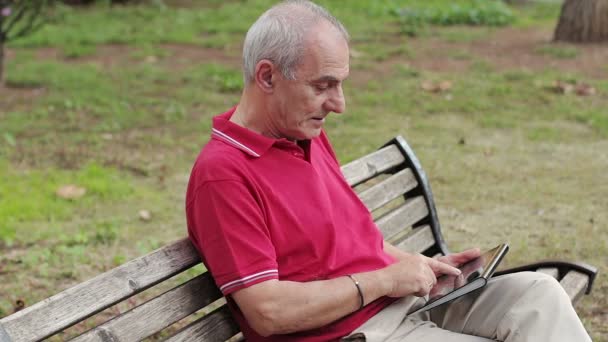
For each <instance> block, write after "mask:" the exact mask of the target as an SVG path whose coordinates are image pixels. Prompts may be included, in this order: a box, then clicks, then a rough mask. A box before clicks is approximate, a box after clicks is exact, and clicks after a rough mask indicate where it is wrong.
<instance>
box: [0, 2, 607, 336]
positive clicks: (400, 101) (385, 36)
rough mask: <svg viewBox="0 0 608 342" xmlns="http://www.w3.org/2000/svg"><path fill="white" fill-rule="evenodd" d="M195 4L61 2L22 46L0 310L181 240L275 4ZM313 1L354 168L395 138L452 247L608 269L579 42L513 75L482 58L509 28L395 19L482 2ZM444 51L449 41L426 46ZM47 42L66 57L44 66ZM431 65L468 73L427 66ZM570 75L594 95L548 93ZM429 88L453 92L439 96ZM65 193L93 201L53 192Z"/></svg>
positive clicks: (3, 120) (5, 173)
mask: <svg viewBox="0 0 608 342" xmlns="http://www.w3.org/2000/svg"><path fill="white" fill-rule="evenodd" d="M167 3H168V4H170V2H169V1H167ZM193 3H195V6H198V7H195V8H194V9H192V8H182V7H172V6H169V7H166V8H162V7H155V6H144V5H137V6H135V5H133V6H113V7H110V6H106V5H103V4H98V5H95V6H92V7H88V8H67V7H62V8H61V9H60V10H59V15H58V16H57V17H56V18H55V19H54V21H53V22H52V23H51V25H49V26H47V27H46V28H44V29H43V30H41V31H39V32H37V33H36V34H34V35H32V36H29V37H27V38H25V39H22V40H18V41H14V42H11V44H10V52H11V54H12V56H14V57H13V58H11V59H10V60H9V62H8V64H7V69H6V77H7V82H8V84H9V85H10V86H11V87H10V88H8V89H7V90H6V91H7V94H8V96H0V241H1V242H0V252H1V253H0V278H1V281H0V284H1V285H0V292H2V293H7V294H8V295H7V296H2V298H0V316H3V315H5V314H9V313H11V312H12V308H13V306H14V303H15V301H16V300H18V299H23V300H25V302H26V304H27V305H31V304H33V303H34V302H36V301H38V300H41V299H43V298H46V297H48V296H50V295H52V294H54V293H56V292H58V291H59V290H61V289H63V288H66V287H68V286H69V285H72V284H75V283H77V282H80V281H83V280H85V279H87V278H89V277H91V276H93V275H96V274H98V273H99V272H102V271H105V270H108V269H110V268H112V267H115V266H116V265H118V264H121V263H123V262H125V261H128V260H131V259H133V258H135V257H136V256H139V255H142V254H145V253H147V252H149V251H150V250H152V249H154V248H157V247H160V246H162V245H164V244H166V243H168V242H169V241H172V240H174V239H177V238H180V237H183V236H184V235H185V222H184V214H183V195H184V190H185V186H186V182H187V175H188V172H189V170H190V167H191V165H192V162H193V160H194V158H195V157H196V155H197V153H198V151H199V150H200V148H201V146H202V145H203V144H204V142H205V141H206V140H207V139H208V137H209V132H210V119H211V117H212V116H213V115H215V114H218V113H221V112H223V111H225V110H226V109H227V108H229V107H230V106H232V105H234V104H235V103H237V101H238V100H239V94H240V90H241V89H242V86H243V84H242V76H241V71H240V66H239V65H238V63H237V62H234V61H235V60H236V59H234V58H233V59H223V58H222V57H221V56H222V54H225V55H226V56H238V55H239V49H240V44H241V41H242V38H243V34H244V32H245V31H246V29H247V27H248V25H249V24H250V23H251V22H252V21H253V20H254V19H255V18H256V16H257V15H259V14H260V13H261V12H262V11H263V9H265V8H266V7H267V6H268V5H269V4H271V3H273V2H272V1H270V0H264V1H256V2H254V3H250V2H248V3H247V6H243V3H242V2H240V1H227V2H223V1H215V2H213V3H211V2H204V3H203V2H196V1H195V2H193ZM321 3H322V4H325V5H327V7H328V8H329V9H330V10H332V11H333V12H334V14H336V15H337V16H338V17H339V18H340V19H341V20H343V22H344V23H345V24H346V26H347V27H348V28H349V30H350V32H351V34H352V38H353V39H352V44H353V46H354V47H355V49H356V50H357V51H358V52H360V55H359V56H357V57H356V58H355V57H354V58H353V61H352V65H351V77H350V78H349V80H348V81H347V82H346V84H345V94H346V96H347V111H346V113H345V114H344V115H339V116H332V117H330V119H329V120H328V122H327V124H326V128H327V131H328V134H329V135H330V137H331V138H332V142H333V144H334V147H335V149H336V151H337V153H338V156H339V158H340V160H341V161H342V162H343V163H345V162H348V161H350V160H353V159H355V158H357V157H359V156H361V155H362V154H364V153H368V152H371V151H373V150H374V149H375V148H377V147H378V146H381V145H382V144H383V143H385V142H386V141H387V140H388V139H390V138H392V137H393V136H395V135H397V134H401V135H403V136H405V137H406V139H407V140H408V141H409V142H410V144H411V145H412V146H413V148H414V149H415V151H416V153H417V155H418V157H419V158H420V159H421V161H422V164H423V166H424V169H425V170H426V172H427V174H428V175H429V178H430V180H431V184H432V186H433V190H434V192H435V197H436V201H437V207H438V210H439V215H440V220H441V221H442V223H443V228H444V232H445V234H446V236H447V240H448V241H449V243H450V246H451V247H452V249H454V250H457V249H461V248H465V247H468V246H470V244H472V243H473V241H474V242H475V243H476V244H479V245H491V244H493V243H495V242H498V240H508V241H510V242H511V244H512V252H511V253H510V257H509V259H508V260H507V262H508V263H509V264H510V265H514V264H517V263H523V262H526V261H531V260H535V259H544V258H548V257H559V258H560V259H570V260H573V259H574V260H583V261H586V262H588V263H590V264H593V265H596V266H599V267H600V272H602V273H605V272H606V271H608V270H607V269H606V267H605V265H606V262H605V255H606V253H608V246H607V245H606V243H605V241H608V237H606V236H605V232H606V230H605V222H608V217H607V216H606V211H605V210H604V209H605V208H606V206H608V203H607V202H606V198H605V194H606V193H607V192H608V188H606V184H608V181H606V180H605V177H606V176H605V170H606V168H607V167H608V164H606V160H605V158H603V155H602V153H603V151H606V150H607V149H608V144H607V141H608V119H607V116H606V115H605V108H607V107H608V98H607V97H606V94H608V82H606V81H605V80H601V79H595V80H590V79H589V78H588V77H586V76H584V75H583V74H582V73H577V72H572V71H566V70H561V69H560V67H559V63H563V62H564V60H563V59H565V58H574V57H580V56H583V55H584V54H585V53H586V50H585V49H584V48H576V49H574V50H572V49H569V48H567V47H566V46H562V45H558V46H555V47H556V48H553V47H554V46H553V45H547V46H545V47H541V48H539V50H537V51H536V52H537V53H536V54H534V58H539V59H543V61H547V63H548V62H549V61H551V62H552V63H557V66H556V67H553V68H552V69H547V70H545V69H542V68H536V69H513V70H508V69H505V68H504V67H501V66H499V65H497V64H496V62H495V61H493V60H490V59H487V57H484V56H479V55H477V54H476V52H475V51H476V50H475V49H471V48H470V45H471V43H474V44H490V43H491V40H492V39H494V33H497V32H501V33H502V32H503V31H501V30H502V29H501V28H500V27H494V26H481V27H479V26H475V27H469V26H468V25H462V23H463V22H461V23H460V24H459V25H455V26H443V24H442V23H439V22H437V23H432V24H428V25H431V26H429V27H426V29H428V32H426V33H428V34H422V35H420V36H419V37H418V38H415V40H414V39H413V38H410V37H409V36H407V34H404V33H403V32H402V27H401V26H400V25H401V24H400V20H401V19H400V17H398V16H395V15H394V10H395V9H400V8H430V9H439V8H444V9H445V11H444V12H445V13H448V14H450V16H451V17H450V18H461V17H459V16H460V15H461V14H462V13H466V11H465V12H462V11H461V12H458V11H455V10H453V9H454V8H455V7H454V6H459V8H460V9H463V8H468V9H469V10H470V9H472V7H467V6H469V5H470V6H473V5H475V6H477V5H479V2H474V1H462V2H449V1H438V0H437V1H432V2H424V3H422V2H414V1H407V2H403V1H396V0H395V1H390V0H381V1H374V2H369V1H367V0H352V1H349V2H348V4H346V3H344V2H342V1H329V0H327V1H321ZM488 6H495V5H488ZM496 6H503V5H496ZM509 8H510V10H511V11H512V13H513V15H514V19H513V20H514V21H513V22H512V25H516V26H520V27H526V28H528V29H530V30H537V29H538V30H547V27H550V26H548V25H549V24H550V25H553V24H554V22H555V20H556V15H557V13H559V4H548V5H545V4H542V5H541V4H535V3H532V4H530V5H522V6H517V7H509ZM438 11H439V10H438ZM438 13H439V12H438ZM442 13H443V12H442ZM458 13H461V14H458ZM488 13H490V12H488ZM463 16H464V14H463ZM425 20H427V19H425ZM428 20H430V19H428ZM449 20H452V19H449ZM454 20H456V19H454ZM458 20H464V23H465V24H470V23H467V22H466V20H470V18H469V19H466V18H465V19H462V18H461V19H458ZM551 22H553V24H551ZM446 23H448V20H447V19H446ZM450 23H451V22H450ZM425 25H427V24H425ZM484 25H491V24H489V23H486V24H484ZM549 29H550V28H549ZM505 32H508V29H507V30H505ZM437 40H441V41H444V42H448V43H449V44H448V45H449V46H450V47H451V48H450V49H445V50H441V51H425V50H419V49H416V48H415V46H424V45H426V44H429V46H433V45H432V44H433V43H434V42H436V41H437ZM166 43H167V44H166ZM169 43H171V44H169ZM173 43H179V44H187V48H188V50H190V51H197V52H199V53H200V54H195V55H193V56H190V55H189V54H188V53H187V51H181V49H180V46H182V45H176V44H173ZM416 43H418V44H416ZM41 47H51V48H54V49H57V51H59V53H58V54H56V55H57V56H56V57H48V58H46V59H45V58H41V55H44V54H45V51H46V52H48V50H49V49H41ZM205 47H213V51H212V52H213V53H210V54H205V51H207V50H205ZM548 48H549V49H548ZM197 49H198V50H197ZM184 50H186V49H184ZM53 51H55V50H53ZM431 52H432V53H431ZM52 55H53V56H54V55H55V54H52ZM439 55H441V56H442V57H445V58H447V60H449V61H456V62H457V64H458V65H465V66H464V67H462V68H463V70H454V71H441V72H440V71H437V70H434V69H432V68H431V69H429V68H428V67H425V65H430V64H425V63H424V62H426V61H427V60H428V59H434V58H436V57H437V56H439ZM108 61H110V62H111V63H107V62H108ZM566 62H567V61H566ZM439 69H440V70H444V69H442V68H439ZM445 70H449V68H447V69H445ZM599 71H601V70H599V69H598V72H599ZM604 71H605V70H604ZM558 79H559V80H567V81H569V82H573V83H576V82H587V83H591V84H592V85H593V86H594V87H595V88H596V89H597V94H596V95H593V96H589V97H580V96H577V95H575V94H566V95H563V94H558V93H555V92H553V91H551V90H550V89H549V88H550V87H551V85H552V84H553V82H554V81H555V80H558ZM426 80H433V81H442V80H450V81H452V83H453V86H452V88H451V89H450V90H449V91H446V92H443V93H429V92H426V91H424V90H423V89H422V88H421V83H422V82H423V81H426ZM0 91H4V89H3V90H0ZM2 95H4V93H3V94H2ZM63 184H77V185H80V186H83V187H84V188H86V189H87V193H86V195H85V196H84V197H82V198H80V199H78V200H73V201H68V200H63V199H60V198H58V197H57V196H56V195H55V191H56V190H57V188H58V187H59V186H61V185H63ZM142 209H146V210H149V211H150V212H151V213H152V219H151V220H150V221H143V220H141V219H140V218H139V217H138V211H139V210H142ZM598 236H599V237H600V238H597V237H598ZM575 237H576V239H575V240H576V243H570V242H571V241H572V240H573V239H574V238H575ZM190 275H191V274H190ZM180 279H181V278H180ZM607 286H608V285H607V284H606V281H605V280H604V279H603V278H599V279H598V283H597V284H596V288H595V290H594V294H593V296H592V297H591V298H585V299H584V300H583V302H582V303H581V305H580V306H579V307H578V308H579V312H580V313H581V316H582V317H583V319H584V322H585V325H586V326H587V327H588V329H589V330H590V331H591V333H592V335H593V337H594V340H598V341H602V340H606V338H605V337H606V336H608V335H607V334H608V331H606V328H605V327H606V326H607V325H606V321H605V317H606V316H605V315H606V310H605V308H606V307H608V297H606V295H605V294H606V293H608V292H607V291H608V287H607Z"/></svg>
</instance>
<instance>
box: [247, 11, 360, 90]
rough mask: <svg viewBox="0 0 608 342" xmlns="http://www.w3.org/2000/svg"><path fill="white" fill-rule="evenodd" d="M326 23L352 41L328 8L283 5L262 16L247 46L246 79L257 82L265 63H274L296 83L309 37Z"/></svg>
mask: <svg viewBox="0 0 608 342" xmlns="http://www.w3.org/2000/svg"><path fill="white" fill-rule="evenodd" d="M322 20H325V21H327V22H328V23H330V24H331V25H332V26H333V27H335V28H336V29H337V30H338V31H339V32H340V33H341V34H342V36H343V37H344V39H345V40H346V41H348V40H349V36H348V32H347V31H346V29H345V28H344V26H343V25H342V23H340V21H339V20H338V19H336V18H335V17H334V16H333V15H331V14H330V13H329V12H328V11H327V10H326V9H325V8H323V7H321V6H319V5H317V4H315V3H313V2H311V1H308V0H287V1H283V2H281V3H279V4H277V5H275V6H273V7H272V8H270V9H269V10H267V11H266V12H264V14H262V15H261V16H260V17H259V18H258V20H257V21H256V22H255V23H254V24H253V25H252V26H251V27H250V28H249V31H247V36H246V37H245V43H244V45H243V79H244V81H245V85H247V84H249V83H250V82H252V81H253V79H254V73H255V67H256V65H257V64H258V62H259V61H261V60H262V59H268V60H270V61H272V62H273V63H274V64H275V65H276V66H277V67H278V68H279V69H280V70H281V73H282V74H283V76H284V77H285V78H287V79H290V80H293V79H295V68H296V66H297V65H298V63H299V62H300V60H301V58H302V56H303V55H304V51H305V47H304V40H305V38H306V33H307V32H308V30H310V28H311V27H312V26H313V24H315V23H317V22H319V21H322Z"/></svg>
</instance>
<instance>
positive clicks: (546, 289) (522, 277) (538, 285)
mask: <svg viewBox="0 0 608 342" xmlns="http://www.w3.org/2000/svg"><path fill="white" fill-rule="evenodd" d="M508 283H509V284H506V286H507V287H508V288H511V289H513V288H519V289H521V291H522V292H528V291H532V292H534V293H537V294H538V295H539V296H542V297H547V296H549V297H552V298H553V299H555V300H558V299H563V300H566V299H567V300H569V298H568V295H567V294H566V292H565V291H564V289H563V288H562V286H561V285H560V284H559V282H558V281H557V279H555V278H553V277H551V276H550V275H547V274H544V273H540V272H518V273H514V274H511V275H510V276H509V279H508Z"/></svg>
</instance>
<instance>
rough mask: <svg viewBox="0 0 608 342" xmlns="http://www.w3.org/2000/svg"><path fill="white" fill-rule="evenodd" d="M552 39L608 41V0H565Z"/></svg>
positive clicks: (578, 41)
mask: <svg viewBox="0 0 608 342" xmlns="http://www.w3.org/2000/svg"><path fill="white" fill-rule="evenodd" d="M553 39H554V40H556V41H557V40H559V41H567V42H574V43H587V42H601V41H608V0H565V2H564V4H563V5H562V13H561V15H560V18H559V22H558V24H557V27H556V28H555V34H554V36H553Z"/></svg>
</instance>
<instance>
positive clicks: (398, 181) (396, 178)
mask: <svg viewBox="0 0 608 342" xmlns="http://www.w3.org/2000/svg"><path fill="white" fill-rule="evenodd" d="M416 185H418V182H417V181H416V177H414V174H413V173H412V170H410V169H405V170H402V171H399V172H398V173H396V174H394V175H392V176H391V177H389V178H387V179H385V180H384V181H382V182H381V183H378V184H376V185H374V186H373V187H371V188H369V189H367V190H365V191H363V192H362V193H361V194H359V197H360V198H361V200H362V201H363V203H365V205H366V206H367V208H368V209H369V210H370V211H374V210H376V209H378V208H380V207H381V206H383V205H385V204H386V203H388V202H390V201H392V200H394V199H395V198H397V197H399V196H400V195H403V194H405V193H406V192H408V191H410V190H412V189H413V188H415V187H416Z"/></svg>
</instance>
